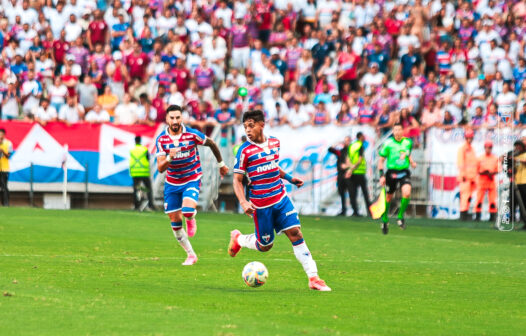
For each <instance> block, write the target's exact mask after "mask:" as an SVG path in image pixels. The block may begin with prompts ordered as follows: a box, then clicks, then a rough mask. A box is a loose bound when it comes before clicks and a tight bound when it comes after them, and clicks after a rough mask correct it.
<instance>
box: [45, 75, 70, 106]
mask: <svg viewBox="0 0 526 336" xmlns="http://www.w3.org/2000/svg"><path fill="white" fill-rule="evenodd" d="M47 94H48V97H49V99H50V104H51V106H53V107H54V108H55V110H57V111H60V109H61V108H62V106H63V105H64V104H65V103H66V96H67V95H68V88H67V87H66V86H65V85H64V84H62V80H61V79H60V77H59V76H57V77H55V80H54V82H53V85H51V86H50V87H49V88H48V92H47Z"/></svg>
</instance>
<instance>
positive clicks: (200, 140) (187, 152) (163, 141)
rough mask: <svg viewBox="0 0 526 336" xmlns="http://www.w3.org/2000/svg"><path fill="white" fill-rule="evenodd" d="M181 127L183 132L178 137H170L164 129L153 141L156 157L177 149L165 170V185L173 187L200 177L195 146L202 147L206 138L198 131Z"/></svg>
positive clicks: (199, 164)
mask: <svg viewBox="0 0 526 336" xmlns="http://www.w3.org/2000/svg"><path fill="white" fill-rule="evenodd" d="M182 127H183V132H182V133H181V134H179V135H178V136H173V135H170V133H168V128H166V129H165V130H164V131H162V132H161V134H159V136H158V137H157V140H156V141H155V143H156V146H157V156H158V157H159V156H167V155H168V154H169V153H170V149H171V148H177V149H178V153H177V155H176V156H175V157H174V158H173V159H172V161H171V162H170V164H169V165H168V169H167V170H166V183H168V184H171V185H174V186H180V185H183V184H186V183H188V182H193V181H198V180H199V179H200V178H201V175H202V172H201V161H200V160H199V151H198V150H197V145H203V144H204V143H205V140H206V136H205V135H204V134H203V133H201V132H199V131H198V130H195V129H192V128H190V127H186V126H184V125H182Z"/></svg>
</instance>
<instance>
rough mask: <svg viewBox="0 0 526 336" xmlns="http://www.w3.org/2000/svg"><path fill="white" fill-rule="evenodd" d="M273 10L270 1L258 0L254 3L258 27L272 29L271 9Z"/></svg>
mask: <svg viewBox="0 0 526 336" xmlns="http://www.w3.org/2000/svg"><path fill="white" fill-rule="evenodd" d="M273 10H274V5H272V3H271V2H267V3H263V2H259V3H258V4H257V5H256V11H257V14H258V15H257V16H258V17H259V18H260V19H259V20H260V21H259V29H261V30H270V29H272V11H273Z"/></svg>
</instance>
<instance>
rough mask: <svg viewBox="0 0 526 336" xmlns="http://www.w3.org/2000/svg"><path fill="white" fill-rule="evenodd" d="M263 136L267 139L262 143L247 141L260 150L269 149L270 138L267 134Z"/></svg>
mask: <svg viewBox="0 0 526 336" xmlns="http://www.w3.org/2000/svg"><path fill="white" fill-rule="evenodd" d="M263 136H264V137H265V141H263V142H262V143H259V144H258V143H255V142H254V141H252V140H250V139H247V140H248V142H250V143H251V144H253V145H255V146H258V147H260V148H268V136H266V135H265V134H263Z"/></svg>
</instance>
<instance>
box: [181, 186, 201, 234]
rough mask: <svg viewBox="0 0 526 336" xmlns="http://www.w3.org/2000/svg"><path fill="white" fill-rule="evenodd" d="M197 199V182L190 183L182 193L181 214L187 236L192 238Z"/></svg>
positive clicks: (195, 225) (194, 227) (194, 229)
mask: <svg viewBox="0 0 526 336" xmlns="http://www.w3.org/2000/svg"><path fill="white" fill-rule="evenodd" d="M198 199H199V182H190V183H188V184H187V185H186V187H185V189H184V191H183V205H182V209H181V210H182V213H183V216H184V218H185V221H186V230H187V231H188V236H189V237H193V236H194V235H195V232H196V231H197V223H196V220H195V215H196V214H197V210H196V208H197V201H198Z"/></svg>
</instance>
